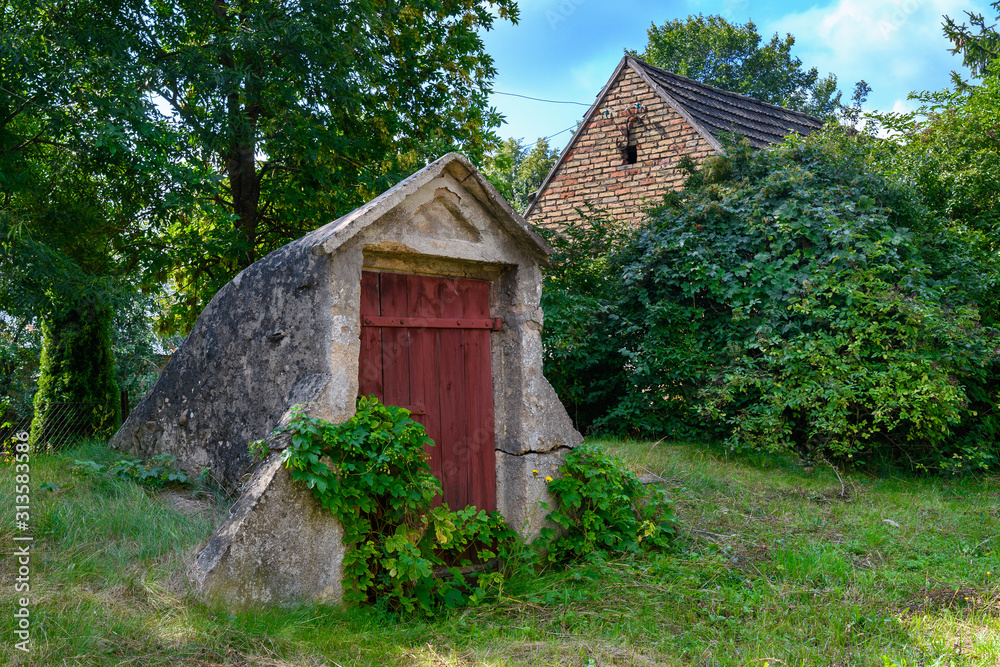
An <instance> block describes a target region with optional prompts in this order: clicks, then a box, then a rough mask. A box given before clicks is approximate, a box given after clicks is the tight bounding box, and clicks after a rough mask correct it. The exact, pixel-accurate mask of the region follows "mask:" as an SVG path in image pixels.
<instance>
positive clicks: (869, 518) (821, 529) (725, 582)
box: [0, 442, 1000, 667]
mask: <svg viewBox="0 0 1000 667" xmlns="http://www.w3.org/2000/svg"><path fill="white" fill-rule="evenodd" d="M604 445H605V446H606V447H607V448H608V449H611V450H613V451H615V452H617V453H618V454H619V455H620V456H621V457H622V458H623V459H624V460H625V461H627V462H628V464H629V465H630V466H631V467H632V468H633V469H635V470H637V471H638V472H640V473H646V474H648V475H650V476H651V477H652V476H653V475H655V476H656V477H658V478H659V479H660V480H662V481H661V482H659V483H662V484H664V485H665V486H666V488H667V489H668V491H669V493H670V495H671V496H672V497H673V498H674V502H675V505H676V511H677V516H678V518H679V520H680V521H681V538H680V541H679V544H678V548H677V551H676V553H673V554H668V555H661V556H647V557H641V558H640V557H635V558H627V559H609V560H602V559H591V560H589V561H584V562H580V563H577V564H575V565H573V566H571V567H568V568H565V569H558V570H557V569H550V570H545V571H541V572H534V571H528V570H527V569H525V568H515V569H514V572H515V574H514V576H512V577H511V579H510V580H509V581H508V582H507V584H506V586H505V588H504V590H503V591H502V593H501V594H500V596H499V597H498V598H497V599H494V600H491V601H489V602H488V603H487V604H484V605H482V606H479V607H475V608H469V609H463V610H459V611H456V612H453V613H451V614H447V615H443V616H441V617H439V618H436V619H433V620H430V621H427V620H420V619H407V618H402V619H400V618H394V617H390V616H388V615H386V614H384V613H383V612H381V611H379V610H378V609H373V608H356V609H340V608H334V607H324V606H304V607H296V608H292V609H282V608H257V609H242V610H238V609H228V608H225V607H223V606H219V605H209V604H207V603H205V602H204V601H203V600H202V599H201V598H200V597H199V596H198V595H197V593H195V592H193V591H192V590H191V589H190V586H189V584H188V583H187V580H186V576H185V572H186V569H185V568H186V567H187V565H188V564H189V563H190V560H191V558H192V557H193V556H194V554H196V552H197V549H198V548H199V547H200V546H201V545H202V544H203V543H204V542H205V540H206V539H207V537H208V535H209V534H210V533H211V529H212V526H213V524H214V523H215V522H217V521H218V520H220V519H221V517H222V516H223V513H224V512H225V510H226V503H225V502H223V501H221V500H218V501H215V500H212V502H211V503H210V504H209V506H208V507H207V508H206V510H205V511H203V512H199V513H195V514H191V513H182V512H180V511H178V510H176V509H174V506H173V504H172V503H169V502H165V501H164V499H163V498H162V497H160V496H159V495H158V494H156V493H155V492H151V491H149V490H146V489H143V488H141V487H139V486H137V485H135V484H133V483H131V482H126V481H121V480H106V479H86V478H82V477H78V476H75V475H74V474H73V473H72V472H71V471H70V466H71V463H72V460H73V459H94V460H99V461H101V460H104V461H106V460H108V458H109V457H110V456H112V455H111V454H110V453H108V452H107V451H106V450H104V449H103V447H102V446H101V445H100V444H99V443H90V444H88V445H86V446H84V447H82V448H80V449H77V450H74V451H71V452H66V453H65V454H59V455H53V456H44V457H43V456H41V455H39V456H38V457H37V459H36V460H35V461H33V466H32V475H33V486H34V488H33V493H32V507H33V510H32V517H33V531H34V535H35V537H36V540H37V542H36V548H37V551H36V553H35V554H34V556H33V560H32V622H33V626H32V627H33V631H34V633H35V634H34V635H33V639H34V643H33V646H32V652H31V653H30V654H28V655H27V656H25V655H22V654H20V652H17V651H15V650H13V641H14V640H13V639H12V638H11V637H12V634H11V632H12V630H13V624H12V619H11V617H10V616H9V614H8V615H5V619H4V621H3V622H2V623H0V628H2V629H3V632H4V636H3V637H2V644H0V663H3V664H33V665H57V664H64V663H65V664H86V665H119V664H131V665H202V666H204V665H233V666H235V665H248V666H249V665H345V666H346V665H568V664H569V665H664V664H665V665H680V664H690V665H733V666H736V665H740V666H747V665H753V666H758V667H759V666H763V665H765V664H768V665H771V666H772V667H773V666H777V665H873V666H877V667H891V666H892V665H899V666H902V665H908V666H909V665H996V664H1000V620H998V619H1000V590H998V586H997V583H996V580H997V578H998V577H1000V573H998V570H1000V568H998V567H997V565H998V562H1000V559H998V558H997V540H998V535H1000V530H998V528H1000V526H998V524H1000V483H998V479H997V478H996V477H982V478H962V479H943V478H915V477H912V476H899V475H892V474H889V475H880V476H870V475H864V474H860V473H845V472H843V471H836V472H835V471H834V470H833V469H832V468H831V467H829V466H818V467H817V469H816V471H815V472H813V473H811V474H808V473H806V472H804V471H803V469H802V468H800V467H799V466H798V465H796V464H795V462H794V461H792V460H790V459H782V458H771V457H756V458H754V459H746V458H743V459H733V458H730V457H727V456H726V454H725V452H723V451H721V450H716V449H713V448H710V447H705V446H701V445H681V444H669V443H656V444H653V443H632V442H605V443H604ZM0 471H2V474H3V479H0V499H2V500H3V502H5V503H6V506H7V507H11V506H12V505H13V499H12V488H13V484H12V474H11V473H12V471H10V470H9V469H8V468H6V467H5V468H2V469H0ZM45 482H48V483H51V484H54V485H57V486H59V487H61V488H58V489H57V490H56V491H55V492H47V491H46V492H42V491H41V490H40V489H38V484H39V483H45ZM13 534H14V530H13V517H12V515H11V513H9V512H8V513H7V515H6V516H5V518H4V521H3V522H2V524H0V535H2V538H3V539H4V540H5V543H6V544H8V545H11V544H13V542H12V537H13ZM9 551H10V549H9V548H8V549H7V552H8V553H9ZM0 571H2V573H3V582H4V584H3V589H2V591H0V598H2V603H3V605H4V608H5V609H10V608H12V607H13V605H14V602H15V597H16V596H15V594H14V593H13V589H12V583H11V582H12V581H13V572H14V564H13V562H12V559H11V558H10V557H5V558H4V559H3V561H2V563H0Z"/></svg>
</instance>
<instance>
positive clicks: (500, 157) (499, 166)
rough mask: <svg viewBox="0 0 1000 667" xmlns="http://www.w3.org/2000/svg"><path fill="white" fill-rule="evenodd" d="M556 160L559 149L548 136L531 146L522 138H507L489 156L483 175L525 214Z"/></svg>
mask: <svg viewBox="0 0 1000 667" xmlns="http://www.w3.org/2000/svg"><path fill="white" fill-rule="evenodd" d="M557 159H559V151H557V150H556V149H554V148H549V142H548V140H546V139H539V140H538V141H536V142H535V145H534V146H532V147H531V148H529V147H527V146H525V145H524V143H523V141H522V140H521V139H508V140H506V141H504V142H503V143H501V144H500V145H499V147H497V149H496V150H495V151H494V152H493V153H492V154H491V155H490V156H489V158H488V159H487V161H486V165H485V166H484V167H483V174H484V175H485V176H486V178H488V179H489V180H490V182H491V183H492V184H493V187H495V188H496V189H497V190H498V191H499V192H500V194H502V195H503V196H504V198H506V199H507V201H508V202H510V205H511V207H513V209H514V210H515V211H517V212H518V213H523V212H524V211H525V210H527V208H528V205H529V204H530V203H531V195H532V194H534V193H535V192H537V191H538V189H539V188H540V187H542V181H544V180H545V177H546V176H548V175H549V171H550V170H551V169H552V165H554V164H555V163H556V160H557Z"/></svg>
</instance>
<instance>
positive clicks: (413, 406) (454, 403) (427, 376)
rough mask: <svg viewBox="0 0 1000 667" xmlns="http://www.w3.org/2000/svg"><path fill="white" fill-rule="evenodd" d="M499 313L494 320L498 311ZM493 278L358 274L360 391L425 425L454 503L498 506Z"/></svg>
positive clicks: (434, 467)
mask: <svg viewBox="0 0 1000 667" xmlns="http://www.w3.org/2000/svg"><path fill="white" fill-rule="evenodd" d="M496 322H498V321H496ZM494 327H495V321H494V320H492V319H491V318H490V287H489V283H487V282H485V281H482V280H470V279H465V278H460V279H453V278H436V277H431V276H413V275H402V274H395V273H373V272H369V271H365V272H363V273H362V274H361V358H360V362H361V363H360V367H359V389H358V391H359V393H360V394H361V395H363V396H367V395H369V394H374V395H375V396H377V397H378V398H379V399H380V400H381V401H382V402H383V403H386V404H388V405H401V406H404V407H407V408H409V409H410V410H411V412H412V417H413V419H415V420H416V421H418V422H420V423H421V424H423V425H424V428H426V429H427V435H428V436H429V437H430V438H431V440H433V441H434V442H435V443H436V444H437V446H436V447H430V448H428V452H427V454H428V459H429V463H430V467H431V472H433V473H434V475H435V476H437V478H438V479H439V480H441V486H442V488H443V495H444V497H443V502H445V503H447V504H448V506H449V507H451V508H452V509H459V508H462V507H465V506H467V505H475V506H476V507H478V508H479V509H485V510H491V511H492V510H495V509H496V460H495V452H494V443H495V438H494V425H493V373H492V364H491V362H490V331H491V329H493V328H494Z"/></svg>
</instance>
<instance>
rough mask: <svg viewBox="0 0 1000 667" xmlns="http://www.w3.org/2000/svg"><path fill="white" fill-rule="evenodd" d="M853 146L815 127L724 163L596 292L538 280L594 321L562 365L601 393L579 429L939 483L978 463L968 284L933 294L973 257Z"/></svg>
mask: <svg viewBox="0 0 1000 667" xmlns="http://www.w3.org/2000/svg"><path fill="white" fill-rule="evenodd" d="M869 142H870V140H868V139H867V138H865V139H863V140H861V139H855V138H853V137H850V136H847V135H846V134H844V133H842V132H840V131H838V130H835V129H834V130H828V131H826V132H824V133H819V134H818V135H814V136H812V137H809V138H805V139H803V138H799V137H792V138H789V139H788V140H786V142H785V143H784V144H781V145H779V146H775V147H773V148H771V149H768V150H761V151H756V150H753V149H751V148H750V147H749V146H746V145H734V146H730V147H729V148H728V152H727V157H726V158H724V159H725V160H727V161H728V163H729V164H728V166H727V168H726V169H718V168H716V167H713V169H712V170H702V171H695V172H694V173H693V174H692V176H691V178H690V179H689V181H688V187H687V189H686V190H685V191H684V192H683V193H682V194H681V195H678V196H675V197H673V198H671V199H669V200H668V201H667V202H666V204H665V205H664V206H663V207H661V208H659V209H658V210H656V211H654V212H652V213H651V214H650V216H649V219H648V221H647V222H646V224H645V225H644V226H643V227H642V228H641V229H639V230H637V232H636V233H635V234H634V236H633V238H631V239H630V240H629V241H628V242H626V243H624V244H622V245H621V246H620V247H618V248H615V249H612V250H611V251H610V252H608V253H605V254H604V255H603V256H602V257H601V258H591V259H589V260H588V264H587V266H590V267H598V268H599V270H598V271H597V272H596V273H597V275H596V276H589V275H588V276H587V277H586V280H585V281H578V280H577V279H576V278H575V277H573V276H572V275H570V279H569V280H566V281H563V282H562V283H560V282H558V281H552V283H551V286H552V287H553V288H554V289H555V291H559V290H561V291H562V292H564V293H562V294H550V295H549V296H548V297H547V301H546V302H544V303H546V304H553V303H555V304H562V303H564V302H570V303H578V304H580V305H581V306H582V307H585V306H586V303H587V302H588V301H589V302H593V303H597V304H599V305H600V310H599V312H598V320H599V321H598V322H597V323H596V327H597V331H596V332H595V333H591V334H590V336H589V337H586V336H581V337H578V338H577V339H576V340H575V341H574V343H576V348H575V349H574V351H573V354H572V355H570V356H569V358H570V359H571V360H573V361H574V362H576V360H579V359H584V360H586V362H587V364H588V368H591V369H600V370H599V374H600V376H601V377H599V378H597V379H596V382H595V386H597V387H607V388H614V389H615V390H617V393H615V394H614V395H612V392H605V393H603V394H602V395H600V396H596V397H595V398H594V400H593V401H591V402H590V404H589V405H588V407H589V408H590V409H591V413H590V414H589V418H590V426H591V428H592V429H593V430H597V431H604V432H609V433H615V434H627V435H634V436H642V437H664V436H667V437H681V438H684V437H721V438H726V439H728V442H729V443H730V445H731V446H732V447H734V448H737V449H740V448H766V449H772V450H773V449H790V448H791V449H795V450H798V451H800V452H802V453H804V454H816V455H829V456H841V457H844V458H853V459H855V460H857V459H858V458H865V457H867V456H868V455H869V454H871V453H873V452H878V454H879V456H880V458H882V459H885V458H893V459H895V460H897V461H900V462H906V463H907V464H909V465H912V466H916V467H927V468H931V467H933V468H938V469H947V470H957V469H969V468H981V467H982V466H985V465H989V464H991V463H994V462H995V461H996V457H997V437H998V435H1000V429H998V425H1000V424H998V412H997V406H998V403H1000V382H998V379H997V378H998V377H1000V351H998V338H997V332H996V330H995V329H994V328H993V327H992V326H989V325H986V326H984V324H983V323H982V322H981V321H980V310H981V305H983V304H981V303H980V300H981V299H982V296H981V294H982V291H981V290H980V289H978V288H979V285H980V283H981V282H982V281H980V283H977V284H976V289H970V290H965V289H964V288H963V285H962V284H961V281H958V280H955V279H951V278H949V277H948V276H949V271H950V268H951V267H952V266H954V265H955V263H956V262H957V261H958V259H959V258H960V257H967V258H969V259H970V261H973V262H975V261H978V260H976V257H977V255H975V254H971V253H968V252H964V251H962V250H961V246H960V244H957V243H955V242H954V239H952V240H951V241H949V240H948V239H949V238H952V237H954V234H953V233H952V231H950V230H952V226H951V225H950V223H949V222H948V221H946V220H944V219H942V218H941V217H940V216H938V215H936V214H935V213H934V212H933V211H931V210H928V209H927V208H925V207H924V206H923V204H922V203H921V202H920V201H919V199H917V198H916V197H914V195H913V194H912V192H910V191H909V190H908V189H907V188H906V187H903V186H901V185H898V184H896V183H894V182H893V181H892V180H891V179H889V178H886V177H884V176H882V175H880V174H878V173H876V172H874V171H873V170H872V169H871V168H870V167H869V166H868V165H869V163H870V155H871V147H870V143H869ZM719 159H723V158H719ZM716 166H717V165H716ZM570 240H571V239H570ZM962 252H964V254H962ZM979 266H980V267H981V270H983V271H984V272H987V271H989V270H990V268H989V265H988V264H987V263H980V264H979ZM968 270H969V269H966V271H968ZM973 270H974V269H973ZM577 283H580V285H581V286H580V287H577V286H576V285H577ZM594 285H598V288H597V289H594V287H593V286H594ZM603 286H608V288H607V289H605V288H604V287H603ZM988 308H990V309H991V308H993V305H992V304H990V305H989V306H988ZM566 312H567V310H566V309H565V308H562V307H556V308H552V307H549V308H548V309H547V310H546V327H552V328H554V329H555V330H556V331H557V332H560V331H564V330H566V329H567V327H568V326H569V325H572V323H573V322H574V320H573V319H572V318H567V317H566V315H565V313H566ZM601 313H606V315H601ZM989 324H992V323H989ZM551 340H552V339H551V338H547V339H546V343H547V344H549V341H551ZM597 341H608V342H607V343H603V344H598V343H597ZM565 358H566V357H559V356H557V355H555V354H552V353H551V352H549V351H547V357H546V361H547V362H548V364H549V365H548V366H547V367H546V373H547V374H550V375H552V376H554V377H556V378H559V377H561V375H562V374H563V373H564V372H566V371H567V370H569V371H572V370H573V368H574V367H573V366H572V365H565V362H564V359H565ZM560 364H564V367H563V368H558V366H559V365H560ZM587 379H589V378H587ZM584 382H586V380H584ZM581 395H584V394H582V392H581ZM584 400H586V396H585V395H584ZM578 423H579V422H578ZM580 425H581V426H584V425H585V424H580Z"/></svg>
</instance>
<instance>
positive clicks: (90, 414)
mask: <svg viewBox="0 0 1000 667" xmlns="http://www.w3.org/2000/svg"><path fill="white" fill-rule="evenodd" d="M40 412H41V415H42V417H43V422H42V424H40V425H39V427H38V432H37V433H36V434H35V437H34V438H33V440H34V446H35V448H36V449H48V450H56V449H62V448H63V447H66V446H67V445H70V444H72V443H75V442H78V441H79V440H80V439H82V438H84V437H85V436H87V435H91V434H93V433H94V432H95V430H100V428H101V427H102V426H103V425H105V424H107V423H108V422H110V421H111V420H113V419H114V410H113V409H112V408H109V407H108V406H107V405H104V404H101V403H47V404H45V405H43V406H41V408H40ZM33 420H34V415H27V416H23V417H19V418H17V417H15V418H13V419H7V420H5V421H3V422H0V448H2V449H3V451H7V452H10V451H12V450H13V448H14V444H15V443H16V442H18V441H19V440H23V437H22V436H21V434H23V433H28V432H30V431H31V424H32V421H33Z"/></svg>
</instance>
